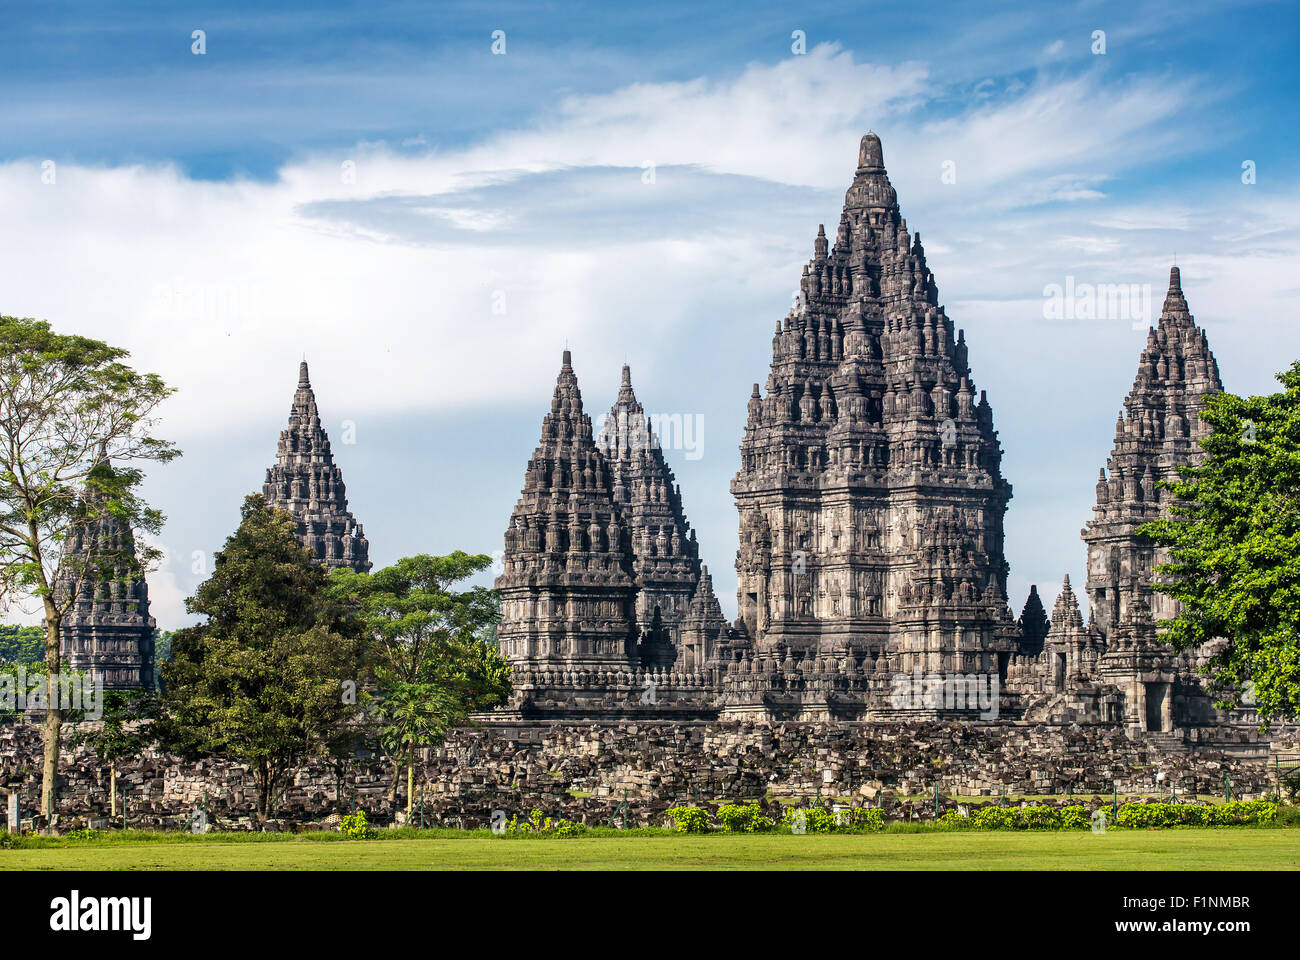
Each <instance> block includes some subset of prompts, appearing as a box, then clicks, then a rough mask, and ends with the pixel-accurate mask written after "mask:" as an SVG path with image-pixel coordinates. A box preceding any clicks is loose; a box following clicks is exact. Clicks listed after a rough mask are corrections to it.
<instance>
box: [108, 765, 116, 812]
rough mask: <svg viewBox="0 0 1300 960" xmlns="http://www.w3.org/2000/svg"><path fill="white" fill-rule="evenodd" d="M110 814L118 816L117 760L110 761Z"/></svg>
mask: <svg viewBox="0 0 1300 960" xmlns="http://www.w3.org/2000/svg"><path fill="white" fill-rule="evenodd" d="M108 815H109V816H110V817H116V816H117V761H116V760H110V761H108Z"/></svg>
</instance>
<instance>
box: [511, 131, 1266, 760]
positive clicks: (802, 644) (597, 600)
mask: <svg viewBox="0 0 1300 960" xmlns="http://www.w3.org/2000/svg"><path fill="white" fill-rule="evenodd" d="M1222 389H1223V387H1222V383H1221V382H1220V379H1219V372H1218V366H1217V364H1216V362H1215V359H1214V356H1213V354H1212V353H1211V352H1210V350H1209V346H1208V343H1207V341H1206V337H1205V334H1204V332H1203V331H1202V330H1200V328H1198V327H1197V326H1196V323H1195V321H1194V320H1193V319H1192V316H1191V314H1190V312H1189V311H1188V307H1187V301H1186V299H1185V298H1184V296H1183V292H1182V288H1181V282H1180V277H1179V273H1178V269H1177V268H1176V267H1175V268H1174V269H1173V270H1172V271H1171V274H1170V283H1169V292H1168V295H1167V296H1166V298H1165V302H1164V307H1163V310H1162V311H1161V315H1160V319H1159V322H1158V324H1157V326H1155V327H1153V328H1152V329H1151V330H1150V332H1149V334H1148V337H1147V342H1146V346H1145V348H1144V349H1143V351H1142V355H1141V358H1140V361H1139V366H1138V374H1137V378H1136V379H1135V381H1134V385H1133V389H1132V391H1131V392H1130V394H1129V396H1128V398H1127V400H1126V401H1125V403H1124V408H1123V410H1122V411H1121V412H1120V417H1119V421H1118V424H1117V428H1116V436H1115V443H1114V449H1113V450H1112V452H1111V456H1110V459H1109V461H1108V462H1107V465H1106V467H1105V468H1104V469H1103V470H1102V472H1101V478H1100V480H1099V481H1098V484H1097V505H1096V507H1095V508H1094V516H1093V519H1092V520H1090V521H1089V522H1088V524H1087V526H1086V528H1085V529H1084V530H1083V539H1084V542H1085V544H1086V550H1087V582H1086V584H1085V590H1086V593H1087V598H1088V601H1089V608H1090V611H1091V620H1090V621H1089V622H1085V620H1084V617H1083V615H1082V613H1081V611H1080V606H1079V601H1078V597H1076V595H1075V593H1074V591H1073V589H1072V587H1071V584H1070V581H1069V578H1068V577H1066V578H1065V582H1064V585H1063V587H1062V590H1061V593H1060V595H1059V596H1058V597H1057V598H1056V600H1055V603H1054V604H1053V607H1052V611H1051V614H1050V616H1049V615H1048V613H1047V611H1046V609H1045V608H1044V604H1043V601H1042V599H1041V598H1040V597H1039V595H1038V590H1037V587H1034V588H1032V589H1031V592H1030V597H1029V599H1028V601H1027V602H1026V604H1025V606H1024V611H1023V613H1022V614H1021V616H1020V618H1019V621H1018V622H1017V620H1016V619H1015V618H1014V617H1013V615H1012V613H1011V610H1010V609H1009V607H1008V602H1007V575H1008V564H1007V561H1006V557H1005V554H1004V542H1005V538H1004V533H1003V519H1004V516H1005V514H1006V510H1007V506H1008V503H1009V501H1010V499H1011V485H1010V484H1009V483H1008V482H1007V480H1006V479H1005V478H1004V477H1003V476H1002V472H1001V460H1002V450H1001V446H1000V444H999V441H998V433H997V430H996V429H995V428H994V421H993V410H992V407H991V405H990V403H989V401H988V398H987V396H986V395H985V393H984V392H983V391H977V389H976V387H975V381H974V377H973V375H972V372H971V368H970V364H969V362H968V354H967V345H966V338H965V334H964V332H963V331H962V330H960V329H957V328H956V327H955V325H954V323H953V321H952V320H951V319H950V318H949V317H948V316H947V313H946V311H945V310H944V307H943V306H942V304H941V303H940V301H939V292H938V286H937V283H936V281H935V277H934V274H933V273H932V272H931V271H930V269H929V267H928V266H927V264H926V258H925V250H924V248H923V247H922V245H921V238H920V235H919V234H917V233H913V232H911V231H909V229H908V226H907V222H906V221H905V220H904V219H903V217H902V214H901V211H900V209H899V205H898V199H897V195H896V194H895V191H894V188H893V186H892V185H891V184H890V182H889V177H888V175H887V174H886V172H885V167H884V160H883V152H882V149H881V144H880V140H879V138H878V137H876V136H875V135H874V134H868V135H867V136H865V137H863V138H862V141H861V144H860V146H859V152H858V163H857V168H856V170H855V171H854V176H853V181H852V184H851V185H850V186H849V188H848V191H847V193H846V195H845V200H844V206H843V209H842V211H841V214H840V220H839V223H838V225H837V226H836V228H835V230H834V235H833V240H832V238H831V237H830V236H828V235H827V233H826V230H825V228H824V227H819V228H818V231H817V235H816V238H815V239H814V241H813V251H812V258H811V259H810V260H809V261H808V263H807V264H806V265H805V266H804V268H803V274H802V277H801V278H800V281H799V295H798V298H797V301H796V302H795V304H794V306H793V307H792V308H791V309H790V311H789V312H788V313H787V314H786V316H785V317H784V318H783V319H781V320H780V321H778V322H777V323H776V325H775V333H774V335H773V337H772V362H771V368H770V370H769V372H768V375H767V378H766V381H765V383H764V384H763V385H761V386H760V385H759V384H757V383H755V384H754V385H753V387H752V389H751V391H750V396H749V402H748V420H747V424H746V427H745V431H744V436H743V438H742V440H741V445H740V469H739V471H738V472H737V474H736V475H735V478H734V479H733V481H732V484H731V490H732V494H733V496H734V497H735V501H736V507H737V511H738V514H739V518H738V519H739V533H740V536H739V540H740V549H739V550H738V551H737V554H736V574H737V581H738V588H737V608H738V611H739V616H738V618H737V619H736V621H735V623H734V624H728V623H727V622H726V620H725V619H724V618H723V615H722V611H721V608H720V605H719V604H718V601H717V597H716V596H715V595H714V591H713V583H712V579H711V578H710V577H709V575H708V571H707V569H706V568H704V567H703V566H702V565H701V563H700V549H699V544H698V543H697V542H696V537H695V533H694V531H692V530H691V528H690V526H689V524H688V523H687V521H686V515H685V512H684V510H683V508H682V497H681V491H680V489H679V487H678V486H677V484H676V482H675V480H674V476H673V472H672V470H671V469H670V468H669V466H668V464H667V462H666V459H665V457H664V453H663V450H662V449H660V444H659V442H658V440H657V438H656V437H655V435H654V431H653V424H652V420H651V419H650V418H647V417H646V414H645V410H644V408H643V407H642V405H641V404H640V402H639V401H638V400H637V397H636V394H635V392H634V390H633V388H632V381H631V373H630V371H629V369H628V368H627V367H626V366H625V367H624V368H623V378H622V384H621V387H620V389H619V393H618V396H617V398H616V400H615V402H614V404H613V407H612V408H611V409H610V412H609V414H608V416H607V417H606V418H605V424H604V428H603V429H602V430H601V431H600V433H599V435H598V436H595V437H594V438H593V433H592V424H591V421H590V419H589V418H588V417H587V415H586V414H585V413H583V408H582V398H581V395H580V393H579V391H578V385H577V378H576V375H575V374H574V372H573V368H572V363H571V358H570V354H569V352H568V351H565V354H564V361H563V366H562V369H561V372H560V376H559V379H558V381H557V383H556V387H555V393H554V396H553V399H552V403H551V412H550V413H549V414H547V415H546V417H545V418H544V420H543V424H542V437H541V442H540V445H539V446H538V448H537V450H536V451H535V452H534V454H533V458H532V460H531V461H530V462H529V464H528V468H527V471H526V474H525V479H524V489H523V495H522V497H521V499H520V500H519V502H518V504H517V505H516V507H515V510H514V513H513V515H512V516H511V519H510V524H509V528H508V530H507V532H506V546H505V558H504V565H505V572H504V573H503V574H502V575H501V577H500V578H499V579H498V581H497V586H498V588H499V589H500V590H501V591H502V595H503V618H502V622H501V626H500V632H499V635H500V637H501V649H502V653H503V654H504V655H505V656H506V658H507V659H508V660H509V661H510V662H511V664H512V667H513V669H514V672H515V679H516V686H515V696H514V699H513V701H512V703H511V704H510V705H509V706H508V708H507V709H506V710H504V711H503V712H502V713H503V715H505V716H509V717H557V718H560V717H563V718H586V719H601V718H618V717H628V716H648V715H658V716H665V715H667V716H676V717H680V718H683V719H686V718H690V719H712V718H718V717H721V718H728V717H752V718H755V719H765V720H799V721H825V720H867V721H887V720H904V719H959V720H975V719H980V718H983V719H988V718H989V717H990V716H991V715H995V716H999V717H1001V718H1002V719H1027V720H1038V721H1045V722H1049V723H1090V724H1108V725H1115V726H1122V727H1124V728H1125V729H1127V730H1129V731H1133V732H1141V733H1143V734H1145V735H1150V736H1154V737H1161V736H1165V737H1171V738H1173V737H1174V734H1175V732H1177V731H1180V730H1181V731H1187V730H1190V729H1192V728H1195V727H1204V726H1207V725H1215V724H1223V723H1232V722H1235V721H1238V720H1245V719H1249V718H1248V717H1246V716H1245V715H1244V714H1241V713H1240V712H1238V713H1237V714H1233V715H1225V714H1221V713H1220V712H1219V711H1217V710H1216V709H1215V708H1214V706H1213V705H1212V703H1211V702H1210V699H1209V697H1208V696H1207V695H1206V694H1205V693H1204V691H1203V689H1202V687H1201V684H1200V680H1199V678H1198V676H1197V673H1196V668H1197V666H1198V665H1199V664H1200V663H1203V662H1204V656H1205V652H1200V653H1197V654H1175V653H1174V652H1173V651H1172V650H1171V649H1170V648H1168V647H1167V646H1166V645H1165V644H1164V643H1162V642H1161V641H1160V640H1159V639H1158V636H1157V630H1158V622H1159V621H1160V620H1161V619H1164V618H1167V617H1170V616H1172V615H1173V614H1174V613H1175V612H1176V609H1175V607H1174V605H1173V603H1172V601H1171V600H1169V599H1168V598H1167V597H1165V596H1164V595H1163V594H1159V593H1157V592H1155V591H1154V590H1153V589H1152V585H1153V583H1154V581H1155V577H1156V573H1155V569H1156V567H1157V565H1158V564H1159V563H1160V562H1161V560H1162V554H1161V551H1159V550H1157V549H1156V548H1155V546H1154V545H1153V544H1151V543H1150V542H1149V541H1147V540H1146V539H1145V538H1143V537H1142V536H1141V535H1139V534H1138V532H1137V531H1138V528H1139V527H1140V526H1141V525H1142V524H1143V523H1146V522H1148V521H1149V520H1152V519H1155V518H1156V517H1160V516H1168V515H1169V511H1170V507H1171V504H1170V502H1169V500H1168V495H1167V494H1166V493H1165V492H1164V491H1162V490H1161V488H1160V486H1159V484H1160V482H1161V481H1167V480H1172V479H1173V478H1174V477H1175V476H1176V474H1177V469H1178V467H1179V466H1181V465H1183V464H1187V463H1192V462H1195V460H1196V458H1197V457H1198V456H1199V447H1198V445H1197V442H1198V440H1199V439H1200V438H1201V437H1203V436H1204V434H1205V430H1206V427H1205V426H1204V425H1203V424H1202V422H1201V420H1200V416H1199V414H1200V412H1201V410H1202V409H1203V408H1204V401H1205V397H1206V396H1207V395H1209V394H1210V393H1213V392H1216V391H1220V390H1222ZM935 678H938V679H939V680H940V681H942V682H950V681H951V680H953V678H956V679H957V680H958V681H965V682H970V683H973V684H974V683H976V682H979V683H982V684H983V685H984V686H983V687H982V688H981V689H986V688H987V689H990V690H991V691H992V696H993V698H994V702H993V705H992V709H988V707H989V704H988V703H986V702H979V703H977V702H975V700H974V699H973V698H972V697H958V698H957V699H956V700H953V699H951V698H949V699H944V698H943V697H940V698H938V699H927V698H924V697H923V698H907V697H905V698H903V699H902V700H900V698H899V696H898V690H899V689H900V682H902V684H903V686H904V687H906V686H907V685H908V684H910V683H911V682H912V680H913V679H914V680H915V681H916V684H917V685H918V686H920V685H922V683H923V682H924V681H928V680H931V679H935ZM959 689H960V686H959ZM970 689H971V690H973V689H974V686H972V687H971V688H970ZM968 692H969V691H968ZM1170 742H1171V743H1173V742H1174V740H1173V739H1171V740H1170Z"/></svg>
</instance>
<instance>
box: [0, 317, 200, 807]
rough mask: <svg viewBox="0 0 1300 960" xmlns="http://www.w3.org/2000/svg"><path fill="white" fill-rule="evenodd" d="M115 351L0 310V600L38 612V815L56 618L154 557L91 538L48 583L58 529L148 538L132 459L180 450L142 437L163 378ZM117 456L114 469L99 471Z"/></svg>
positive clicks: (150, 518) (54, 771)
mask: <svg viewBox="0 0 1300 960" xmlns="http://www.w3.org/2000/svg"><path fill="white" fill-rule="evenodd" d="M127 356H128V354H127V352H126V351H125V350H121V349H118V348H116V347H110V346H109V345H108V344H105V343H101V342H99V341H98V340H91V339H88V338H86V337H78V336H67V335H61V334H57V333H55V332H54V331H53V330H51V329H50V326H49V324H47V323H44V322H42V321H37V320H30V319H19V318H15V317H0V600H2V601H4V602H6V603H7V602H11V601H14V600H16V599H21V598H24V597H33V596H34V597H36V598H37V599H38V600H39V602H40V603H41V605H42V607H43V611H44V615H45V657H44V661H45V665H46V667H47V669H48V673H47V676H48V678H49V680H48V684H49V685H50V686H51V689H49V690H48V691H47V693H48V694H49V701H50V702H49V705H48V706H49V709H48V710H47V711H46V713H45V721H44V739H45V752H44V759H43V763H42V767H41V815H42V816H43V817H44V818H45V822H46V824H47V826H48V825H50V824H52V822H53V818H54V814H55V811H56V807H57V789H58V767H59V736H60V725H61V723H62V721H63V715H62V712H61V711H60V710H59V709H58V701H57V698H56V697H55V695H54V694H55V690H54V689H52V686H53V684H54V683H55V682H56V679H55V678H56V677H57V676H58V674H59V672H60V670H61V669H62V666H63V664H62V661H61V654H60V648H61V643H62V636H63V633H62V628H63V618H64V616H65V615H66V614H67V611H68V609H69V608H70V606H71V604H72V603H73V602H74V600H75V599H76V596H77V594H78V593H79V592H80V587H81V584H82V583H83V582H84V581H85V579H86V578H87V577H96V578H99V577H106V576H113V575H114V574H113V571H114V570H115V569H118V570H121V569H127V570H128V571H129V572H138V570H139V565H141V564H147V563H149V562H150V561H151V560H153V559H155V558H156V556H157V553H156V551H154V550H151V549H142V550H140V551H139V553H138V555H133V554H132V551H130V550H129V549H128V547H127V546H126V545H125V544H108V543H104V544H99V545H98V546H99V549H98V550H96V551H93V552H92V553H89V554H87V556H86V558H85V559H84V560H81V561H79V562H77V563H76V564H75V569H74V568H72V567H65V568H64V569H63V570H62V571H61V573H62V576H63V578H64V579H63V583H64V584H65V585H66V586H68V587H69V588H70V589H66V590H62V591H56V590H55V578H56V572H59V564H60V559H61V556H62V551H63V546H64V544H65V543H66V542H67V539H68V535H69V534H70V533H71V532H72V531H73V530H74V529H76V528H77V526H78V525H82V526H83V528H85V529H93V528H95V527H96V526H97V524H99V523H100V522H101V521H104V520H107V519H108V518H114V519H115V520H116V521H117V522H118V523H119V524H121V525H122V526H123V527H126V528H127V529H129V530H130V531H133V532H134V531H144V532H147V533H157V532H158V530H159V529H160V528H161V526H162V519H163V518H162V514H160V513H159V512H158V511H157V510H154V509H152V508H150V507H149V506H148V504H146V503H145V502H144V501H143V500H142V499H141V498H140V497H139V496H138V495H137V493H136V489H137V487H138V485H139V483H140V480H141V479H142V477H143V474H142V472H141V471H140V469H139V468H138V467H136V466H134V465H133V464H136V463H140V462H160V463H165V462H167V461H168V460H171V459H172V458H173V457H176V456H178V455H179V451H177V450H176V448H175V447H173V446H172V445H171V444H170V443H167V442H166V441H164V440H160V439H158V438H156V437H154V436H153V435H152V431H153V428H154V426H155V420H154V419H153V416H154V414H155V412H156V411H157V408H158V405H159V404H161V403H162V402H163V401H164V400H165V399H166V398H167V397H168V396H169V395H170V394H171V393H172V390H171V389H170V388H169V387H167V386H166V385H165V384H164V383H163V381H162V380H161V379H159V378H158V377H157V376H155V375H153V374H141V373H137V372H136V371H134V370H132V369H131V368H130V367H128V366H127V365H126V364H124V363H123V362H122V361H123V359H124V358H125V357H127ZM110 463H116V464H117V465H118V466H117V468H116V469H112V468H110V467H109V464H110Z"/></svg>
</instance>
